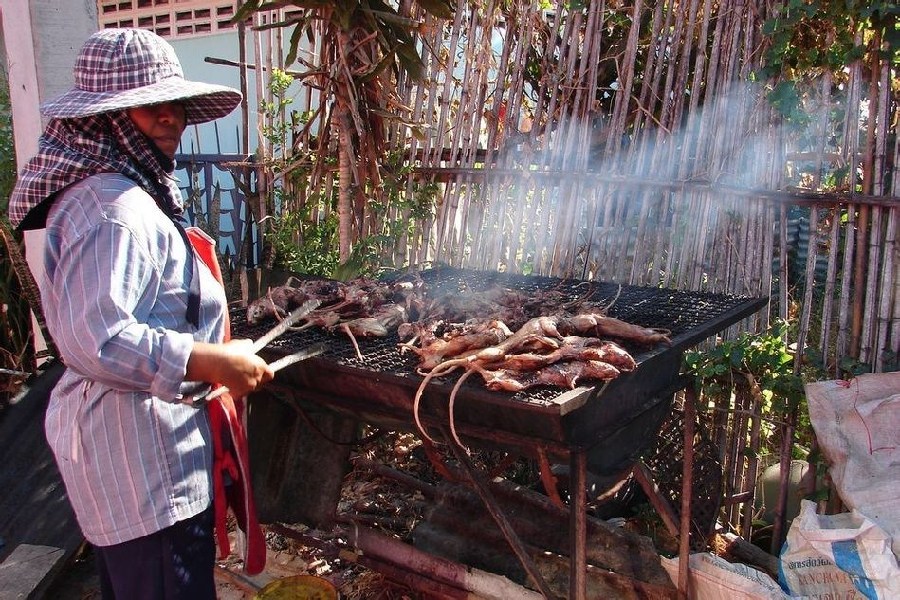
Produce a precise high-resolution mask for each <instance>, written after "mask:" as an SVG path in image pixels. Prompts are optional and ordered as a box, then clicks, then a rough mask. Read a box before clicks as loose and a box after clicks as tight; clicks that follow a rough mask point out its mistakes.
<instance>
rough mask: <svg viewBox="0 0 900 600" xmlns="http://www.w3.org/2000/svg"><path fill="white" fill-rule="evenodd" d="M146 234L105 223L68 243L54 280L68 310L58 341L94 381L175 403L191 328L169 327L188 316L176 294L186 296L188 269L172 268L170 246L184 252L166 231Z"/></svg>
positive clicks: (64, 310) (61, 316) (74, 365)
mask: <svg viewBox="0 0 900 600" xmlns="http://www.w3.org/2000/svg"><path fill="white" fill-rule="evenodd" d="M146 237H147V236H146V234H145V232H144V231H143V230H142V229H140V228H137V230H135V229H132V228H130V227H128V226H127V225H126V224H124V223H121V222H117V221H109V220H107V221H102V222H100V223H98V224H96V225H95V226H94V227H92V228H91V229H90V230H89V231H87V232H85V234H84V235H82V236H80V237H79V238H78V239H77V240H75V241H74V242H72V243H71V244H69V245H68V247H67V248H66V251H65V252H64V253H63V254H62V255H61V256H60V257H59V262H58V264H57V268H56V273H55V276H54V279H53V286H54V288H55V289H54V296H55V297H56V298H58V299H60V301H59V302H58V303H57V310H59V311H60V312H61V313H62V314H58V315H57V317H58V318H57V319H56V322H57V324H58V326H59V327H60V328H61V333H62V334H61V335H59V336H54V338H55V339H56V338H57V337H58V338H59V339H56V342H57V344H58V345H59V346H60V351H61V352H62V354H63V356H64V358H65V360H66V362H67V363H68V364H69V365H70V366H71V367H72V368H74V369H75V370H76V371H78V372H80V373H82V374H84V375H85V376H87V377H89V378H90V379H93V380H95V381H98V382H100V383H102V384H105V385H107V386H109V387H112V388H115V389H119V390H127V391H137V390H142V391H148V392H150V393H151V394H153V395H154V396H157V397H159V398H162V399H165V400H170V401H171V400H175V398H176V395H177V394H178V390H179V386H180V384H181V383H182V381H183V379H184V376H185V372H186V368H187V360H188V357H189V356H190V353H191V350H192V349H193V343H194V341H193V335H192V333H191V332H190V331H189V330H183V331H180V330H178V329H172V328H170V327H167V326H165V324H167V323H177V322H179V321H184V316H183V315H184V313H183V312H182V314H181V315H180V316H179V315H177V314H176V311H178V310H179V306H180V307H181V308H180V309H181V310H182V311H183V310H184V308H183V305H179V303H178V302H177V301H176V299H175V298H174V297H175V296H177V295H178V294H180V293H183V288H184V284H183V283H181V281H183V273H173V272H170V271H172V270H173V269H172V268H171V265H168V264H167V263H165V260H166V257H168V256H171V254H170V251H171V252H181V253H185V252H186V250H185V249H183V248H175V247H172V248H170V247H167V244H168V242H167V240H168V239H169V238H167V237H166V236H164V235H159V236H157V238H156V239H152V240H148V239H146ZM168 245H169V246H174V244H168ZM182 245H183V244H182ZM176 256H177V255H176ZM160 259H162V260H160ZM175 262H176V264H177V261H175ZM161 263H162V264H161ZM174 270H176V271H177V268H176V269H174ZM169 280H175V285H171V283H172V282H171V281H169ZM166 313H169V314H166ZM184 328H185V329H186V328H187V326H186V323H185V326H184Z"/></svg>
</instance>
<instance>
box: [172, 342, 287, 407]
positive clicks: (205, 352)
mask: <svg viewBox="0 0 900 600" xmlns="http://www.w3.org/2000/svg"><path fill="white" fill-rule="evenodd" d="M274 376H275V373H274V372H273V371H272V368H271V367H269V365H268V364H267V363H266V361H264V360H263V359H262V358H260V357H259V356H257V355H256V354H253V342H252V341H251V340H231V341H230V342H226V343H224V344H207V343H203V342H196V343H195V344H194V349H193V351H192V352H191V356H190V358H189V359H188V368H187V377H186V378H187V379H188V380H191V381H207V382H209V383H219V384H221V385H224V386H227V387H228V389H229V391H230V393H231V395H232V396H234V397H235V398H240V397H242V396H246V395H247V394H248V393H249V392H252V391H253V390H255V389H256V388H258V387H259V386H261V385H263V384H264V383H267V382H269V381H271V380H272V378H273V377H274Z"/></svg>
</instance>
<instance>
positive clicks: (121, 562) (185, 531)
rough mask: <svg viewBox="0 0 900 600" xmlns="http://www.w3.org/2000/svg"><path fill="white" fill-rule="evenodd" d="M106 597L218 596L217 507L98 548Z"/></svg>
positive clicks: (199, 599) (170, 599)
mask: <svg viewBox="0 0 900 600" xmlns="http://www.w3.org/2000/svg"><path fill="white" fill-rule="evenodd" d="M94 555H95V557H96V561H97V569H98V570H99V572H100V592H101V594H102V595H103V600H113V599H116V598H118V599H119V600H205V599H210V600H214V599H215V597H216V585H215V581H214V577H213V568H214V565H215V560H216V547H215V541H214V539H213V509H212V507H210V508H208V509H207V510H205V511H203V512H202V513H200V514H199V515H197V516H195V517H191V518H190V519H187V520H185V521H181V522H178V523H175V524H174V525H172V526H171V527H167V528H166V529H163V530H161V531H157V532H156V533H153V534H151V535H148V536H145V537H142V538H137V539H135V540H130V541H128V542H123V543H121V544H116V545H114V546H104V547H99V546H95V547H94Z"/></svg>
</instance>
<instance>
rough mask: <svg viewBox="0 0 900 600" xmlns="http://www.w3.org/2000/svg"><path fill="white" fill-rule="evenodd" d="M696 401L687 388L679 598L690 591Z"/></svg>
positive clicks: (693, 393)
mask: <svg viewBox="0 0 900 600" xmlns="http://www.w3.org/2000/svg"><path fill="white" fill-rule="evenodd" d="M696 401H697V395H696V393H695V392H694V391H693V389H692V388H688V389H687V390H686V391H685V393H684V465H683V468H684V471H683V473H682V476H681V539H680V540H679V542H680V545H679V548H678V594H679V596H680V597H681V598H687V597H688V593H689V592H690V584H689V581H688V572H689V570H688V561H689V560H690V557H691V494H692V493H693V482H694V420H695V419H696V418H697V405H696V404H695V402H696Z"/></svg>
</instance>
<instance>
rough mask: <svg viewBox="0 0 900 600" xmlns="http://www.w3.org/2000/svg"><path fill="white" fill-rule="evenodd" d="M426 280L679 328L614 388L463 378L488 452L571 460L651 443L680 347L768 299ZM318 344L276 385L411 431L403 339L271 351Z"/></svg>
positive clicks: (469, 410)
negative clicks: (495, 384) (564, 299)
mask: <svg viewBox="0 0 900 600" xmlns="http://www.w3.org/2000/svg"><path fill="white" fill-rule="evenodd" d="M421 277H422V279H423V280H424V282H425V283H426V286H427V289H428V293H429V295H432V294H434V295H435V296H438V295H443V294H446V293H452V292H454V291H459V290H466V291H467V293H473V294H477V293H478V292H479V291H481V290H487V289H489V288H491V287H492V286H502V287H506V288H510V289H514V290H518V291H522V292H526V293H528V292H533V293H535V294H536V293H539V292H541V291H546V290H548V289H552V290H554V291H556V292H566V293H568V295H570V297H571V299H572V300H576V299H578V298H584V297H589V298H590V300H591V302H594V303H600V304H612V305H611V306H610V308H609V309H608V315H609V316H611V317H616V318H618V319H622V320H623V321H627V322H629V323H634V324H636V325H641V326H644V327H648V328H660V329H665V330H669V331H671V335H670V338H671V344H669V345H659V346H657V347H655V348H650V349H646V348H641V347H638V346H631V347H629V346H628V345H627V344H625V346H626V348H627V349H628V350H629V352H631V354H632V356H634V358H635V361H636V362H637V363H638V368H637V369H636V370H635V371H633V372H631V373H623V374H622V375H620V376H619V377H618V378H616V379H615V380H613V381H611V382H610V383H609V384H608V385H602V384H599V383H598V382H588V384H583V385H580V386H579V387H577V388H575V389H573V390H564V389H561V388H558V387H551V386H542V387H538V388H530V389H528V390H524V391H522V392H517V393H509V392H493V391H489V390H487V389H486V388H485V387H484V384H483V382H482V381H481V379H480V378H478V377H472V378H470V379H469V380H468V381H466V382H464V384H463V385H462V386H461V388H460V389H459V392H458V393H457V395H456V400H455V407H454V411H453V415H452V418H453V420H454V423H455V425H456V427H457V429H458V430H459V431H462V432H464V433H465V434H466V435H467V436H469V437H471V438H476V439H480V440H481V441H482V442H485V443H487V444H488V445H491V446H498V445H499V446H514V447H516V449H518V450H523V449H527V448H528V447H532V446H535V445H540V446H543V447H544V448H545V449H546V450H549V451H550V452H551V454H553V453H554V452H558V453H562V454H564V455H567V454H568V452H569V450H571V449H572V448H573V447H575V448H580V449H591V448H594V447H595V446H597V445H598V444H602V442H603V441H604V440H608V439H609V438H610V436H611V435H613V434H615V433H616V432H617V431H619V430H621V429H622V428H623V427H628V426H629V424H631V427H630V429H628V430H627V431H628V432H629V433H628V435H625V436H621V435H620V439H619V442H620V441H621V439H629V440H636V441H639V442H641V443H643V444H645V443H647V442H648V441H649V440H650V439H652V436H653V435H654V434H655V432H654V431H651V430H652V429H654V427H658V426H659V424H660V423H661V418H662V417H663V416H664V415H665V411H664V410H663V411H660V409H657V410H656V412H655V413H654V411H653V408H654V407H655V406H656V405H657V404H659V403H660V402H666V401H667V399H670V398H671V396H672V392H673V391H675V389H678V388H680V387H682V386H681V385H680V382H679V379H678V373H679V369H680V367H681V361H682V355H683V352H684V350H685V349H686V348H688V347H690V346H693V345H695V344H697V343H698V342H701V341H703V340H705V339H706V338H708V337H711V336H713V335H715V334H716V333H717V332H719V331H721V330H723V329H726V328H727V327H728V326H729V325H732V324H733V323H736V322H737V321H739V320H741V319H742V318H744V317H746V316H748V315H751V314H753V313H754V312H756V311H758V310H759V309H760V308H762V307H763V306H764V305H765V304H766V299H764V298H748V297H740V296H733V295H727V294H714V293H701V292H687V291H678V290H670V289H662V288H649V287H640V286H619V285H617V284H612V283H604V282H582V281H573V280H564V279H558V278H552V277H537V276H524V275H514V274H504V273H496V272H482V271H471V270H462V269H454V268H447V267H445V268H437V269H432V270H428V271H423V272H422V273H421ZM232 323H233V329H234V335H235V337H246V338H250V339H255V338H257V337H259V335H261V334H262V333H263V332H264V331H265V330H266V329H268V328H269V327H270V326H271V323H263V324H260V325H258V326H252V325H250V324H248V323H247V321H246V311H245V310H243V309H235V310H234V311H233V312H232ZM318 342H323V343H324V344H325V347H326V351H325V352H324V353H323V354H322V355H320V356H318V357H315V358H312V359H309V360H307V361H304V362H302V363H299V364H298V365H296V366H295V367H291V368H290V369H288V370H287V372H285V373H284V374H279V380H280V381H282V382H284V383H286V384H293V385H297V386H302V389H303V391H304V392H303V393H304V395H308V396H309V397H313V398H315V399H316V401H320V402H324V403H326V404H327V405H329V406H331V407H332V408H335V409H337V410H343V411H345V412H349V413H350V414H352V415H353V416H354V417H357V418H359V419H361V420H363V421H369V422H373V423H375V424H378V423H381V422H384V421H385V420H387V421H390V422H391V424H396V425H402V424H405V425H406V427H405V428H408V427H409V425H410V424H411V418H412V399H413V396H414V394H415V391H416V389H417V388H418V386H419V384H420V383H421V381H422V377H421V376H420V375H418V374H416V372H415V365H416V362H417V357H416V356H415V355H414V354H413V353H411V352H408V353H405V354H401V353H400V351H399V350H398V344H399V343H400V340H399V339H398V338H397V336H396V333H392V334H391V335H389V336H387V337H384V338H360V339H359V340H358V342H359V345H360V349H361V351H362V357H363V358H362V360H360V359H359V358H358V357H357V355H356V351H355V349H354V348H353V346H352V344H351V343H350V341H349V339H348V338H347V336H346V335H344V334H343V333H341V332H339V331H338V332H329V331H326V330H323V329H321V328H309V329H306V330H304V331H301V332H289V333H287V334H285V335H283V336H281V337H280V338H278V339H277V340H276V341H275V342H273V343H272V344H271V345H270V346H269V347H268V348H267V350H266V352H267V353H268V354H270V356H269V358H275V357H277V356H282V355H286V354H290V353H291V352H294V351H296V350H299V349H302V348H305V347H309V346H311V345H313V344H315V343H318ZM457 378H458V374H455V373H454V374H451V375H449V376H447V377H445V378H440V379H434V380H432V382H431V383H430V384H429V385H428V387H427V389H426V391H425V394H424V396H423V399H422V406H421V416H422V419H423V421H424V422H425V423H430V424H432V425H435V426H441V425H447V424H448V422H449V419H450V418H451V415H450V414H449V412H448V409H447V404H448V398H449V395H450V391H451V390H452V388H453V385H454V384H455V382H456V379H457ZM673 386H675V387H674V389H673ZM660 413H661V414H660ZM645 414H646V415H651V416H654V417H655V418H651V419H649V421H650V423H649V424H648V425H646V426H644V425H643V424H642V422H641V421H640V419H637V422H636V418H638V417H639V416H640V415H645ZM626 445H628V444H626ZM612 446H613V447H614V449H615V451H616V452H615V453H618V454H622V453H624V454H629V453H630V452H631V450H633V448H625V447H623V445H622V444H621V443H618V442H617V443H615V444H613V445H612ZM601 450H603V449H602V448H601ZM605 450H606V451H598V452H592V453H591V458H590V460H589V467H590V468H591V470H592V471H594V472H597V473H604V472H608V471H612V470H615V469H616V468H618V467H619V466H621V462H622V460H621V459H620V458H618V457H615V456H613V457H611V456H610V451H612V450H613V448H607V449H605Z"/></svg>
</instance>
